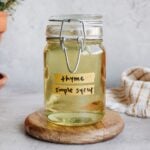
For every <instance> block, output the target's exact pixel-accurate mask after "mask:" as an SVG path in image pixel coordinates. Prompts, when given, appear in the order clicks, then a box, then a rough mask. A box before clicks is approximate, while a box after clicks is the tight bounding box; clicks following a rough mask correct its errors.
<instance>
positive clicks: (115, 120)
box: [25, 110, 124, 144]
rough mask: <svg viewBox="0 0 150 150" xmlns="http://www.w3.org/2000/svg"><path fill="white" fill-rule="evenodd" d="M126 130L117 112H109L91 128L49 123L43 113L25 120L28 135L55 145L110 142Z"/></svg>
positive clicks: (31, 115)
mask: <svg viewBox="0 0 150 150" xmlns="http://www.w3.org/2000/svg"><path fill="white" fill-rule="evenodd" d="M123 128H124V122H123V120H122V119H121V117H120V115H119V114H118V113H117V112H114V111H110V110H107V111H106V114H105V116H104V118H103V120H102V121H101V122H99V123H96V124H94V125H89V126H80V127H69V126H61V125H55V124H53V123H50V122H48V121H47V118H46V116H45V115H44V112H43V111H37V112H34V113H32V114H30V115H29V116H28V117H27V118H26V120H25V130H26V132H27V134H29V135H31V136H32V137H35V138H37V139H40V140H45V141H49V142H55V143H68V144H86V143H96V142H101V141H105V140H109V139H111V138H113V137H115V136H117V135H118V134H119V133H120V132H121V131H122V130H123Z"/></svg>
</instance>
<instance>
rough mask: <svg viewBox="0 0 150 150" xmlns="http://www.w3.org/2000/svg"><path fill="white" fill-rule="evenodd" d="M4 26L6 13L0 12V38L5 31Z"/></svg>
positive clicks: (5, 24)
mask: <svg viewBox="0 0 150 150" xmlns="http://www.w3.org/2000/svg"><path fill="white" fill-rule="evenodd" d="M6 26H7V13H6V12H3V11H0V38H1V36H2V34H3V32H5V31H6Z"/></svg>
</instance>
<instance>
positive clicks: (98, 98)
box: [44, 41, 105, 126]
mask: <svg viewBox="0 0 150 150" xmlns="http://www.w3.org/2000/svg"><path fill="white" fill-rule="evenodd" d="M86 45H87V46H86V48H85V50H84V52H82V53H81V58H80V63H79V66H78V69H77V72H75V74H82V73H94V74H95V79H94V82H93V83H84V84H82V85H84V86H87V85H90V84H92V85H94V94H91V95H65V94H61V95H60V94H57V93H54V92H53V90H52V87H53V85H57V84H56V83H55V81H54V77H55V74H56V73H57V74H58V73H60V74H62V73H64V74H70V73H69V71H68V69H67V65H66V60H65V55H64V52H63V50H62V49H61V48H60V46H59V41H58V42H55V41H50V42H48V45H47V47H46V48H45V51H44V94H45V110H46V115H47V117H48V120H49V121H50V122H53V123H55V124H59V125H66V126H82V125H89V124H94V123H96V122H98V121H100V120H101V119H102V117H103V115H104V110H105V52H104V50H103V48H100V43H98V44H95V43H93V42H89V43H86ZM66 47H67V48H68V50H67V51H68V58H69V61H70V65H71V67H72V68H73V67H74V65H75V62H76V60H77V53H78V47H77V44H75V42H68V43H66ZM92 50H94V51H92ZM76 85H77V86H79V87H80V86H81V84H80V83H79V84H76ZM72 86H74V85H72Z"/></svg>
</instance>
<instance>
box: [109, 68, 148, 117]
mask: <svg viewBox="0 0 150 150" xmlns="http://www.w3.org/2000/svg"><path fill="white" fill-rule="evenodd" d="M106 106H107V107H108V108H110V109H113V110H116V111H119V112H123V113H126V114H128V115H132V116H136V117H150V68H145V67H132V68H129V69H127V70H126V71H124V72H123V73H122V76H121V87H119V88H114V89H108V90H107V91H106Z"/></svg>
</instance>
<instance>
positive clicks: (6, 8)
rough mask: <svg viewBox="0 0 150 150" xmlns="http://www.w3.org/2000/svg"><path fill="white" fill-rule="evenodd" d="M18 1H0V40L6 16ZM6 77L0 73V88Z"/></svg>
mask: <svg viewBox="0 0 150 150" xmlns="http://www.w3.org/2000/svg"><path fill="white" fill-rule="evenodd" d="M18 2H19V0H0V40H1V38H2V34H3V33H4V32H5V31H6V25H7V16H8V14H9V13H10V12H12V11H13V10H14V6H15V5H16V4H18ZM6 81H7V76H6V75H4V74H2V73H0V88H1V87H2V86H3V85H4V84H5V83H6Z"/></svg>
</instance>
